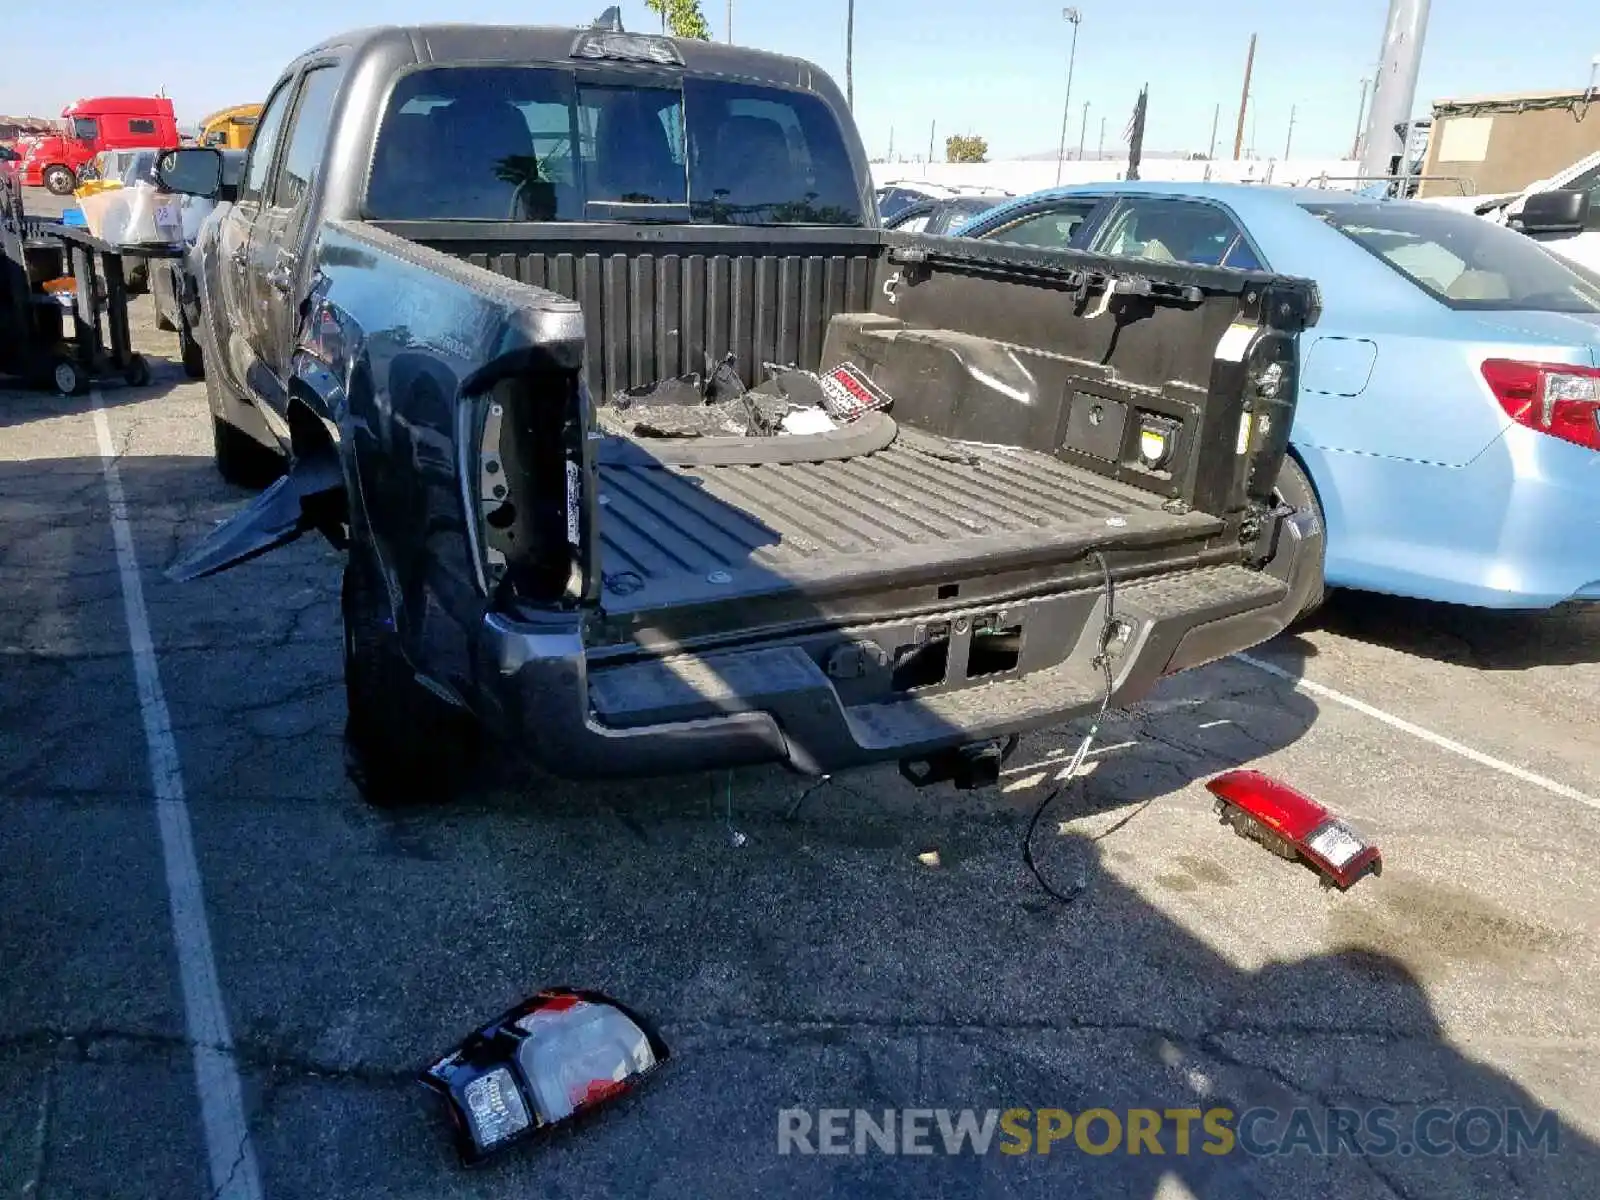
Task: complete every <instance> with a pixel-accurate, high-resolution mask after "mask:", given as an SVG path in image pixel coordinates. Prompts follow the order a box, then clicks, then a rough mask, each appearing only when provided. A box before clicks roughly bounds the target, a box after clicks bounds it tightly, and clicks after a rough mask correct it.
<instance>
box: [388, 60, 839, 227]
mask: <svg viewBox="0 0 1600 1200" xmlns="http://www.w3.org/2000/svg"><path fill="white" fill-rule="evenodd" d="M619 80H621V81H619ZM861 208H862V204H861V198H860V195H859V189H858V187H857V183H856V174H855V170H854V167H853V165H852V162H851V158H850V154H849V152H848V150H847V149H846V147H845V144H844V139H843V136H842V135H841V132H840V128H839V122H838V119H837V118H836V117H835V116H834V115H833V113H832V111H831V110H830V109H829V108H828V106H827V105H826V104H825V103H824V102H823V101H822V100H821V99H820V98H819V97H817V96H815V95H813V94H811V93H807V92H798V91H789V90H786V89H783V88H777V87H771V86H765V85H760V84H746V83H741V82H736V81H730V80H723V79H706V78H699V77H696V76H692V75H690V76H642V77H640V78H639V79H638V81H637V82H635V81H628V80H625V79H622V77H619V76H617V75H616V74H610V75H607V74H598V75H590V74H587V73H581V72H578V71H574V70H571V69H562V68H556V67H482V66H457V67H430V68H425V69H423V70H418V71H413V72H411V73H409V74H407V75H405V76H404V77H402V78H401V80H400V81H399V82H398V83H397V84H396V85H395V89H394V92H393V94H392V95H391V96H390V98H389V102H388V104H387V106H386V108H385V111H384V116H383V121H382V123H381V125H380V127H379V131H378V139H377V146H376V148H375V150H374V154H373V162H372V170H371V174H370V176H369V179H368V184H367V198H366V214H367V216H368V217H370V218H372V219H374V220H479V221H668V222H675V223H693V224H711V225H861V224H863V220H862V212H861Z"/></svg>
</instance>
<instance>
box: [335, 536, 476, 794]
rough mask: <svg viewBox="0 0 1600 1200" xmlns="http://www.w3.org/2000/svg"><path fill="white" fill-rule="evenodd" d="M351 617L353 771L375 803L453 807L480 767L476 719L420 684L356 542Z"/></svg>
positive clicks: (347, 635)
mask: <svg viewBox="0 0 1600 1200" xmlns="http://www.w3.org/2000/svg"><path fill="white" fill-rule="evenodd" d="M340 602H341V608H342V611H343V615H344V686H345V702H346V705H347V707H348V710H349V715H348V717H347V718H346V721H345V731H344V742H345V771H346V773H347V774H348V775H349V777H350V781H351V782H352V783H354V784H355V785H356V788H357V790H359V791H360V792H361V795H362V797H363V799H365V800H366V801H367V803H369V804H371V805H373V806H375V807H377V808H399V807H409V806H414V805H421V804H430V803H438V802H440V801H444V800H448V799H449V798H450V797H451V796H453V795H454V794H455V793H456V792H457V791H458V790H459V789H460V788H461V786H462V783H463V782H464V780H465V779H466V777H467V776H468V775H469V774H470V773H471V772H472V771H473V769H474V768H475V766H476V763H477V760H478V755H479V749H480V745H481V742H480V739H481V731H480V729H479V727H478V725H477V722H476V721H475V720H474V719H473V717H472V716H471V715H470V714H468V713H466V712H463V711H462V710H461V709H459V708H456V707H455V706H454V705H452V704H449V703H448V702H446V701H445V700H444V699H443V698H441V697H439V696H436V695H435V694H434V693H433V692H431V691H429V690H428V689H427V688H426V687H424V686H423V685H422V684H421V683H419V682H418V681H417V678H416V675H415V673H414V672H413V671H412V670H411V666H410V664H409V663H408V662H407V661H406V657H405V654H404V653H403V652H402V650H401V648H400V643H399V638H398V636H397V635H396V634H395V631H394V630H393V628H391V627H390V623H389V621H388V620H387V619H386V617H387V612H388V604H387V602H386V600H385V597H384V595H383V585H382V581H381V578H380V577H379V575H378V571H377V567H376V564H374V562H373V561H372V556H371V551H370V550H369V549H368V548H367V547H366V546H365V545H364V544H363V543H362V542H361V541H359V540H356V541H353V542H352V544H351V547H350V557H349V559H348V561H347V562H346V563H345V568H344V586H343V589H342V591H341V595H340Z"/></svg>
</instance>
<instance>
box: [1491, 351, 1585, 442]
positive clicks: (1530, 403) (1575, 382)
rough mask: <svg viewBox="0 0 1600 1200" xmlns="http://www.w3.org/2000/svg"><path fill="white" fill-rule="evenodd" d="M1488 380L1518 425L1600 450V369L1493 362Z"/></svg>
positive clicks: (1562, 364)
mask: <svg viewBox="0 0 1600 1200" xmlns="http://www.w3.org/2000/svg"><path fill="white" fill-rule="evenodd" d="M1482 369H1483V378H1484V381H1485V382H1486V383H1488V385H1489V389H1490V390H1491V391H1492V392H1494V395H1495V399H1496V400H1498V401H1499V402H1500V407H1501V408H1503V409H1505V411H1506V415H1507V416H1508V417H1510V418H1511V419H1512V420H1513V421H1515V422H1516V423H1517V424H1518V425H1524V426H1526V427H1527V428H1529V429H1532V430H1536V431H1537V432H1539V433H1548V434H1549V435H1550V436H1551V437H1558V438H1560V439H1561V440H1562V441H1564V442H1572V443H1574V444H1575V445H1579V446H1584V447H1587V448H1588V449H1590V450H1600V370H1596V369H1595V368H1594V367H1577V366H1569V365H1567V364H1566V363H1535V362H1514V361H1512V360H1511V359H1506V358H1491V359H1488V360H1487V361H1485V362H1484V364H1483V368H1482Z"/></svg>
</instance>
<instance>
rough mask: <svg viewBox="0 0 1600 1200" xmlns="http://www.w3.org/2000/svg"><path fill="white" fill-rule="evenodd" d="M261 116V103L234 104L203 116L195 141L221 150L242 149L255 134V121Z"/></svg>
mask: <svg viewBox="0 0 1600 1200" xmlns="http://www.w3.org/2000/svg"><path fill="white" fill-rule="evenodd" d="M260 118H261V105H259V104H236V105H234V106H233V107H232V108H224V109H221V110H219V111H217V112H214V113H212V114H211V115H210V116H208V117H205V118H203V119H202V120H201V122H200V132H199V135H198V136H197V137H196V138H195V141H196V142H198V143H199V144H200V145H202V146H216V147H217V148H218V149H222V150H243V149H245V148H247V147H248V146H249V145H250V139H251V138H252V137H254V136H255V132H256V122H257V121H258V120H260Z"/></svg>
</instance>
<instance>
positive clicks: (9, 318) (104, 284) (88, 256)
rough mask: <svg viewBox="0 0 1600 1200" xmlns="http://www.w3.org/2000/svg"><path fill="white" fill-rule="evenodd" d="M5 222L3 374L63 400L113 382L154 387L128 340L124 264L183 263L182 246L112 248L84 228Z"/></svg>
mask: <svg viewBox="0 0 1600 1200" xmlns="http://www.w3.org/2000/svg"><path fill="white" fill-rule="evenodd" d="M0 224H3V229H0V241H3V243H4V244H3V247H0V249H3V250H4V253H3V254H0V372H4V373H7V374H12V375H19V376H22V377H23V378H24V379H26V380H28V381H29V382H32V383H47V384H50V385H53V386H54V387H55V390H56V391H58V392H60V393H61V394H62V395H63V396H76V395H81V394H82V393H84V392H86V391H88V389H89V388H90V387H91V386H92V385H93V384H94V383H96V382H99V381H101V380H104V379H108V378H119V379H121V380H122V381H123V382H125V383H127V384H129V385H131V386H133V387H141V386H143V385H144V384H147V383H149V382H150V365H149V363H147V362H146V361H145V358H144V356H143V355H142V354H140V353H138V352H137V351H136V350H134V349H133V346H132V339H131V337H130V335H129V330H128V287H127V274H126V268H125V265H124V260H125V259H128V258H146V259H149V258H178V257H181V256H182V255H183V253H184V249H183V247H182V246H177V245H167V244H164V243H163V244H156V245H146V246H127V245H124V246H113V245H111V244H110V243H108V242H105V241H102V240H101V239H99V238H97V237H94V236H92V235H91V234H90V233H89V232H88V230H86V229H82V228H79V227H75V226H70V225H63V224H61V223H59V222H53V221H39V220H37V219H29V218H26V217H25V218H23V219H22V220H21V222H20V223H19V222H16V221H5V222H3V223H0ZM63 280H70V285H67V286H62V282H61V281H63Z"/></svg>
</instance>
